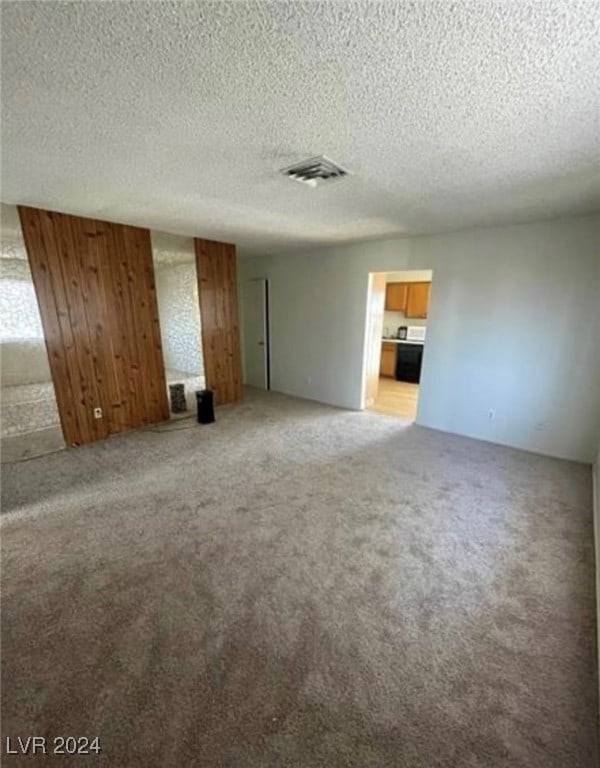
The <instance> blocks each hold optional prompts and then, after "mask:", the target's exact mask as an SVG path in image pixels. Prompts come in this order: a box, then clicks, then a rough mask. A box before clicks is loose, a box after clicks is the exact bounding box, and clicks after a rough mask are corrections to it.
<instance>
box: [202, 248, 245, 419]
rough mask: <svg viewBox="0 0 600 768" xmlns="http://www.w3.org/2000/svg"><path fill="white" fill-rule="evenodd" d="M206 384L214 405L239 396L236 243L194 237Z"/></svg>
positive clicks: (240, 373)
mask: <svg viewBox="0 0 600 768" xmlns="http://www.w3.org/2000/svg"><path fill="white" fill-rule="evenodd" d="M194 246H195V250H196V267H197V273H198V293H199V296H200V310H201V316H202V348H203V353H204V371H205V375H206V383H207V386H208V387H209V388H210V389H213V390H214V392H215V402H216V403H217V404H221V405H222V404H223V403H232V402H237V401H239V400H241V399H242V361H241V348H240V327H239V314H238V297H237V277H236V253H235V245H231V244H229V243H217V242H214V241H212V240H199V239H196V240H194Z"/></svg>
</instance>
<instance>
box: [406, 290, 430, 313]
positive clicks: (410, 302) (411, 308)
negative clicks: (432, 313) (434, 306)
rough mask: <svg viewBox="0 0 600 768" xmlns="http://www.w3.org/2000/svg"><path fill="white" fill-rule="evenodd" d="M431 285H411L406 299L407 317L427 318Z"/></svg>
mask: <svg viewBox="0 0 600 768" xmlns="http://www.w3.org/2000/svg"><path fill="white" fill-rule="evenodd" d="M430 291H431V283H409V284H408V296H407V299H406V312H405V315H406V317H421V318H423V317H427V313H428V311H429V293H430Z"/></svg>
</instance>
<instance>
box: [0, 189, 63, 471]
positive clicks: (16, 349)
mask: <svg viewBox="0 0 600 768" xmlns="http://www.w3.org/2000/svg"><path fill="white" fill-rule="evenodd" d="M0 211H1V230H0V363H1V365H0V402H1V406H0V407H1V420H0V437H1V438H2V459H3V461H11V460H17V459H20V458H29V457H31V456H35V455H39V454H41V453H47V452H49V451H52V450H58V449H60V448H63V447H64V439H63V435H62V430H61V426H60V417H59V413H58V407H57V403H56V395H55V391H54V385H53V383H52V376H51V373H50V365H49V363H48V352H47V349H46V344H45V341H44V331H43V328H42V320H41V316H40V310H39V306H38V302H37V298H36V294H35V289H34V285H33V279H32V276H31V268H30V266H29V261H28V258H27V251H26V249H25V243H24V240H23V232H22V229H21V222H20V221H19V215H18V212H17V208H16V206H12V205H5V204H2V205H1V208H0Z"/></svg>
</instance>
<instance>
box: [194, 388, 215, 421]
mask: <svg viewBox="0 0 600 768" xmlns="http://www.w3.org/2000/svg"><path fill="white" fill-rule="evenodd" d="M196 400H197V402H198V424H212V422H213V421H214V420H215V408H214V404H213V392H212V389H199V390H197V392H196Z"/></svg>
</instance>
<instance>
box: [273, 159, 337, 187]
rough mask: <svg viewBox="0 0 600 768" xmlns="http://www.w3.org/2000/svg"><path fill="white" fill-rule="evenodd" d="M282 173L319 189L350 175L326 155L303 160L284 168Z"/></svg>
mask: <svg viewBox="0 0 600 768" xmlns="http://www.w3.org/2000/svg"><path fill="white" fill-rule="evenodd" d="M281 173H283V175H284V176H289V177H290V178H291V179H296V181H301V182H302V183H303V184H308V186H309V187H317V186H320V185H321V184H325V182H328V181H338V180H339V179H343V178H344V176H347V175H348V171H345V170H344V169H343V168H342V167H341V166H339V165H338V164H337V163H334V162H333V160H328V159H327V158H326V157H325V156H324V155H321V156H320V157H311V158H310V160H302V161H301V162H299V163H294V165H290V167H289V168H282V169H281Z"/></svg>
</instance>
